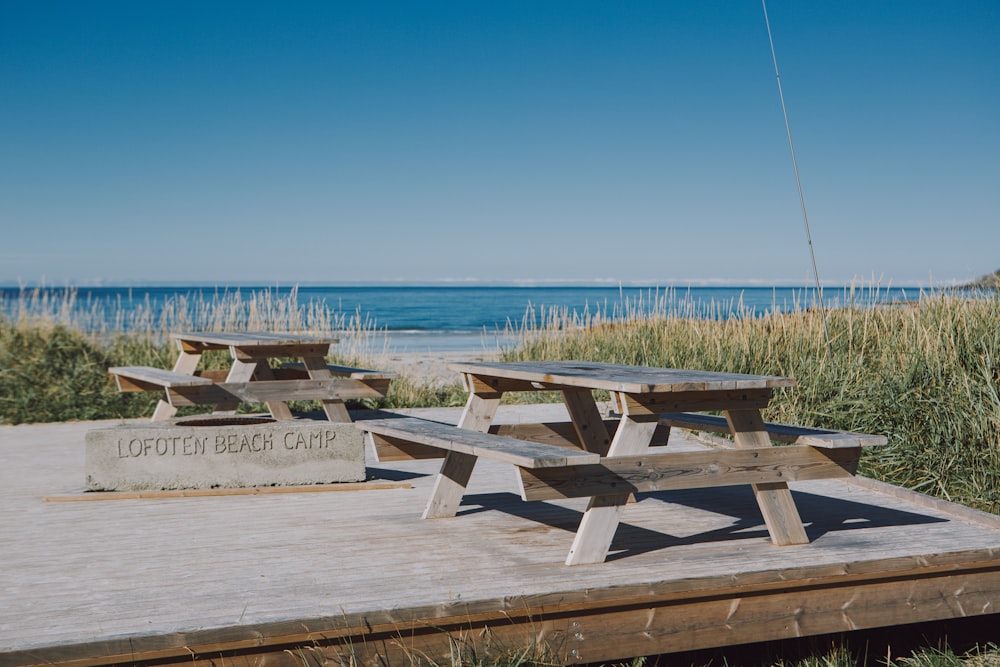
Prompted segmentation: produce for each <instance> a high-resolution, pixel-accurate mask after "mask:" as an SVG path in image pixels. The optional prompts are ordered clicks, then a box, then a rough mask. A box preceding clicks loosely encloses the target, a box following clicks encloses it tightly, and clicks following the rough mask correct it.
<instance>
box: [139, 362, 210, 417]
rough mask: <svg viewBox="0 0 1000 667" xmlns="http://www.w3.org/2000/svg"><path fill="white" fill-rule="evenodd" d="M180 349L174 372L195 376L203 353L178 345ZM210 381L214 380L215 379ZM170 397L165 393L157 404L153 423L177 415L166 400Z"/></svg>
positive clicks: (175, 410)
mask: <svg viewBox="0 0 1000 667" xmlns="http://www.w3.org/2000/svg"><path fill="white" fill-rule="evenodd" d="M178 347H179V348H180V354H178V356H177V361H175V362H174V372H175V373H184V374H186V375H194V374H195V371H196V370H197V368H198V363H199V362H200V361H201V351H200V350H189V349H186V348H185V347H184V346H183V345H182V344H180V343H178ZM208 379H210V380H212V379H213V378H208ZM169 397H170V396H169V394H168V393H164V395H163V398H161V399H160V401H159V402H158V403H157V404H156V409H155V410H154V411H153V416H152V418H151V421H154V422H157V421H164V420H167V419H170V418H171V417H173V416H174V415H176V414H177V408H175V407H174V406H172V405H171V404H170V402H169V401H168V400H165V399H169Z"/></svg>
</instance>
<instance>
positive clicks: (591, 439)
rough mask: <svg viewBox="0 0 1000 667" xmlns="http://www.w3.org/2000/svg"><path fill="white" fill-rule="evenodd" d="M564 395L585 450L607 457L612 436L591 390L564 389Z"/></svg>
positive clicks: (567, 408) (574, 426) (564, 400)
mask: <svg viewBox="0 0 1000 667" xmlns="http://www.w3.org/2000/svg"><path fill="white" fill-rule="evenodd" d="M562 395H563V402H564V403H565V404H566V410H567V411H568V412H569V416H570V419H571V420H572V422H573V428H574V429H575V430H576V434H577V438H578V440H579V442H580V444H581V445H582V447H583V449H585V450H586V451H588V452H594V453H596V454H600V455H601V456H605V455H606V454H607V453H608V450H609V449H610V448H611V436H610V435H609V434H608V429H607V428H606V427H605V425H604V420H603V418H602V417H601V411H600V410H599V409H598V408H597V403H596V402H594V395H593V393H592V392H591V391H590V390H589V389H564V390H563V392H562Z"/></svg>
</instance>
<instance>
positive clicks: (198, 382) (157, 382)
mask: <svg viewBox="0 0 1000 667" xmlns="http://www.w3.org/2000/svg"><path fill="white" fill-rule="evenodd" d="M108 373H110V374H111V375H113V376H114V378H115V383H116V384H117V385H118V391H122V392H126V391H152V390H155V389H171V388H174V387H199V386H205V385H210V384H212V379H211V378H208V377H203V376H201V375H191V374H189V373H178V372H176V371H170V370H166V369H163V368H153V367H152V366H113V367H111V368H109V369H108Z"/></svg>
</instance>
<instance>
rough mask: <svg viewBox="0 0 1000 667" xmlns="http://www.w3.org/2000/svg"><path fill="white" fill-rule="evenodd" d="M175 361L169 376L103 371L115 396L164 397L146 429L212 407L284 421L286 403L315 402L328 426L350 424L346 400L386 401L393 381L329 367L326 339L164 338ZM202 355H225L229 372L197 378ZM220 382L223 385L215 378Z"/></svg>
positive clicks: (267, 335)
mask: <svg viewBox="0 0 1000 667" xmlns="http://www.w3.org/2000/svg"><path fill="white" fill-rule="evenodd" d="M170 337H171V338H172V339H173V340H174V341H175V342H176V343H177V346H178V349H179V350H180V355H179V356H178V358H177V361H176V362H175V364H174V367H173V370H170V371H167V370H162V369H155V368H149V367H145V366H124V367H116V368H111V369H109V372H110V373H111V374H112V375H114V376H115V379H116V381H117V382H118V388H119V390H121V391H149V390H160V389H163V390H166V395H167V396H166V400H161V401H160V402H159V404H158V405H157V407H156V410H155V412H154V413H153V417H152V420H153V421H161V420H165V419H169V418H170V417H172V416H174V414H176V412H177V408H178V407H179V406H181V405H198V404H212V405H215V414H218V415H223V414H234V413H235V411H236V408H237V407H238V405H239V403H241V402H251V401H262V402H264V403H266V404H267V407H268V410H270V412H271V416H272V417H274V418H275V419H291V418H292V413H291V411H290V410H289V408H288V405H287V403H286V401H289V400H320V401H321V402H322V405H323V411H324V412H325V413H326V416H327V418H328V419H329V420H330V421H336V422H349V421H351V417H350V415H349V414H348V412H347V409H346V407H345V406H344V399H347V398H377V397H381V396H385V393H386V391H387V390H388V387H389V383H390V381H391V379H392V377H393V374H392V373H381V372H378V371H372V370H365V369H360V368H348V367H342V366H332V365H328V364H327V362H326V358H325V357H326V356H327V355H328V354H329V352H330V346H331V345H333V344H335V343H337V342H339V341H338V339H337V338H334V337H331V336H325V335H307V334H297V333H271V332H247V331H231V332H202V331H186V332H178V333H172V334H170ZM208 350H229V352H230V356H231V357H232V366H230V368H229V370H228V371H222V372H221V373H220V372H216V371H199V370H198V365H199V363H200V361H201V358H202V355H203V354H204V353H205V352H206V351H208ZM287 358H293V359H300V360H301V363H300V364H285V365H283V366H282V367H280V368H271V366H270V364H269V363H268V361H269V360H270V359H287ZM223 375H224V377H222V376H223Z"/></svg>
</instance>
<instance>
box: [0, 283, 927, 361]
mask: <svg viewBox="0 0 1000 667" xmlns="http://www.w3.org/2000/svg"><path fill="white" fill-rule="evenodd" d="M923 294H924V292H922V291H921V290H920V289H919V288H882V287H867V288H851V287H824V290H823V301H824V302H825V304H826V305H827V306H829V307H837V306H844V305H850V304H854V305H864V306H870V305H873V304H876V303H888V302H900V301H912V300H916V299H918V298H920V297H921V296H922V295H923ZM254 300H257V301H258V302H260V301H262V300H263V301H264V302H269V303H275V302H278V303H289V302H291V303H294V304H297V305H298V307H300V308H301V309H304V310H309V309H312V310H313V311H316V310H317V309H318V310H321V311H327V312H333V313H340V314H342V315H343V317H344V318H345V319H347V320H350V319H351V318H354V319H360V320H361V321H363V322H367V323H368V326H369V327H371V329H372V330H374V331H376V332H377V339H378V344H380V345H383V346H384V347H385V348H386V349H390V350H392V351H398V352H427V351H436V352H440V351H453V350H478V349H496V348H497V347H498V346H502V345H505V344H510V341H511V337H510V336H509V332H510V331H511V330H518V329H520V328H523V327H525V326H538V325H541V324H544V322H545V321H546V320H547V319H549V318H551V317H553V316H554V315H573V314H575V315H577V316H581V317H588V316H593V315H595V314H600V316H601V317H602V318H605V319H617V318H621V317H623V316H626V315H629V314H632V315H634V314H642V313H648V312H664V313H667V314H675V315H681V316H685V317H697V318H710V319H726V318H731V317H759V316H762V315H765V314H768V313H774V312H788V311H795V310H801V309H804V308H810V307H815V306H816V305H817V304H818V301H819V295H818V293H817V291H816V290H815V288H810V287H788V286H775V287H760V286H752V287H739V286H735V287H734V286H726V287H702V286H697V287H631V286H583V287H566V286H531V287H522V286H486V285H475V286H439V285H435V286H398V285H378V286H290V287H281V286H274V287H267V286H239V287H230V286H177V287H162V286H147V287H143V286H140V287H135V286H132V287H72V288H67V287H35V288H19V287H0V314H2V315H4V316H7V317H12V316H15V315H16V313H17V312H18V309H19V308H21V309H24V308H26V307H29V306H30V304H32V303H33V304H34V305H33V306H30V307H33V308H34V309H35V310H38V309H49V310H52V311H53V312H54V313H56V315H57V317H62V318H65V317H66V316H67V309H69V310H74V309H75V310H76V311H79V313H80V314H86V315H87V317H89V318H90V319H89V320H88V319H86V318H84V319H83V321H89V322H91V323H92V325H93V326H97V325H96V324H93V321H94V320H93V318H94V317H95V314H96V317H97V318H98V319H100V320H102V322H103V326H104V327H105V328H110V329H112V330H113V329H116V328H118V329H127V328H128V327H129V326H134V325H130V324H129V321H130V320H129V317H128V315H129V314H130V313H135V312H138V311H143V310H144V311H145V312H147V313H154V314H155V313H158V312H160V311H161V310H162V309H164V308H172V309H174V310H176V309H177V308H189V309H193V310H197V309H202V310H205V309H206V308H207V309H211V308H212V305H213V304H221V303H226V304H229V307H231V306H232V304H234V303H237V304H246V303H249V302H251V301H254ZM26 303H29V306H26V305H25V304H26Z"/></svg>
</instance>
